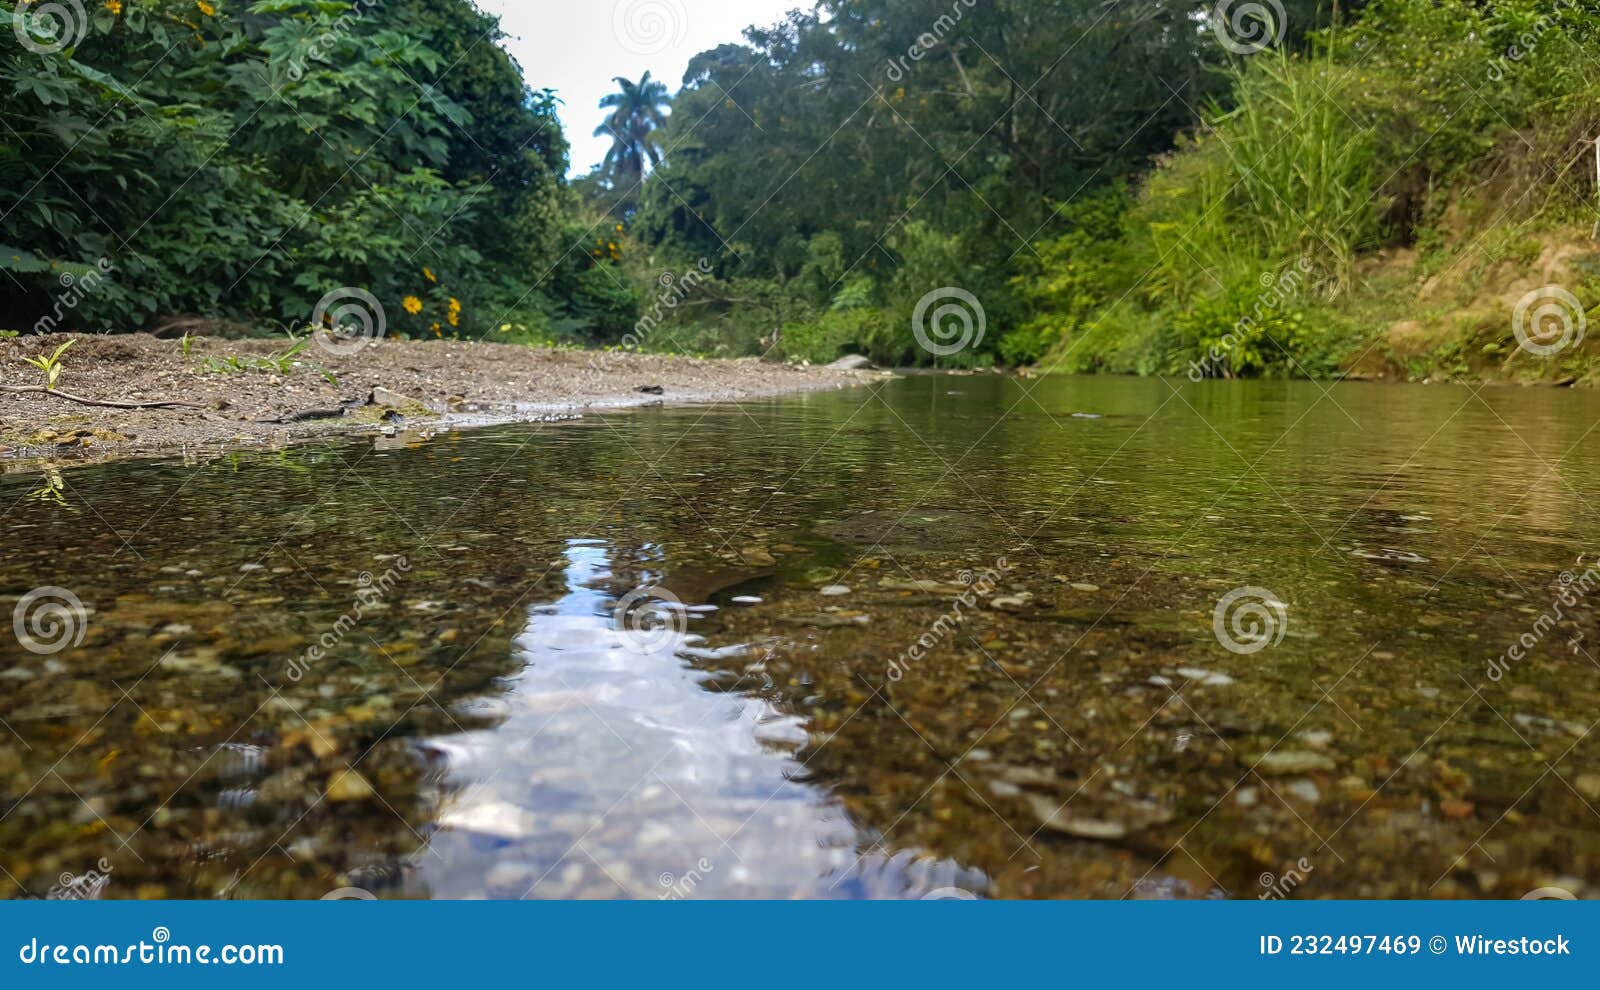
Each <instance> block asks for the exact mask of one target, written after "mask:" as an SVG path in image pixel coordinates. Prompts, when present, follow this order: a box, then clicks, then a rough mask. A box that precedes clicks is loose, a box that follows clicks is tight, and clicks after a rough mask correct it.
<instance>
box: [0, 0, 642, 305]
mask: <svg viewBox="0 0 1600 990" xmlns="http://www.w3.org/2000/svg"><path fill="white" fill-rule="evenodd" d="M498 36H499V32H498V27H497V24H496V22H495V20H494V19H492V18H490V17H487V16H485V15H483V14H482V13H480V12H479V11H477V9H476V8H475V7H473V6H472V5H471V4H470V3H469V2H468V0H383V2H381V3H380V2H377V0H356V2H354V3H350V2H330V0H253V2H245V0H215V2H212V0H105V2H103V3H100V4H99V5H96V4H94V3H93V2H91V3H89V4H87V6H85V5H81V4H78V3H75V2H68V3H61V4H48V5H47V4H38V5H37V9H33V8H32V6H31V5H30V4H29V3H26V2H23V3H17V4H13V3H10V2H0V39H3V40H0V92H3V93H4V94H5V95H4V98H3V99H0V217H3V220H0V280H3V281H4V282H5V283H6V285H7V288H8V291H7V292H6V293H4V298H5V299H6V303H5V304H4V310H5V311H4V312H3V313H0V318H3V320H4V322H5V323H6V324H7V325H12V326H16V325H21V326H22V327H24V328H31V327H39V328H41V329H50V328H53V327H57V326H59V327H61V328H62V329H91V330H94V329H102V328H111V329H133V328H140V327H150V326H155V325H158V324H161V323H163V322H165V321H168V320H170V319H171V318H174V317H182V316H187V315H193V316H201V317H207V318H221V319H228V320H234V321H238V322H239V323H241V324H244V325H248V326H253V327H260V326H263V325H273V324H280V325H287V326H291V327H293V326H296V325H302V324H304V323H305V322H306V321H307V320H308V318H309V317H310V316H311V314H312V312H313V310H314V308H315V306H316V304H317V302H318V300H319V299H320V298H321V297H323V296H324V295H325V294H326V293H328V292H330V291H333V290H336V289H339V288H341V287H346V286H349V287H357V288H360V289H362V290H364V291H368V292H370V293H372V295H373V296H374V297H375V298H376V299H377V300H378V301H379V302H380V304H381V305H382V306H383V308H384V312H385V316H386V319H387V323H388V327H389V329H390V332H394V333H403V334H407V335H411V336H430V335H439V336H445V335H478V334H482V333H484V332H487V331H489V330H491V329H493V330H498V329H499V328H501V327H503V326H506V325H508V324H509V325H511V326H513V327H526V328H528V332H529V334H530V335H537V334H538V333H541V332H543V331H545V330H547V329H548V328H550V327H551V326H553V325H557V324H559V325H561V326H564V327H567V328H570V329H589V330H591V331H592V332H595V333H600V332H611V331H617V332H620V328H625V327H626V326H627V325H629V324H630V323H631V322H632V313H633V309H634V306H633V303H632V299H631V295H629V296H628V298H627V299H625V300H624V301H623V305H621V307H620V308H621V312H620V313H619V312H617V309H618V306H617V303H616V300H613V299H610V298H601V299H599V301H595V300H594V299H593V298H591V297H593V296H595V295H596V293H594V292H590V291H588V290H589V288H590V283H592V282H593V280H594V278H595V277H596V276H595V274H594V271H595V269H596V268H598V267H602V266H611V265H613V264H614V262H613V260H612V259H611V258H610V257H605V258H596V257H594V256H592V255H590V254H589V253H587V252H580V253H578V254H577V255H576V256H572V255H569V254H568V253H567V251H566V249H567V246H568V245H569V244H570V241H569V240H568V239H567V234H568V230H567V229H566V228H567V227H568V226H569V225H570V224H571V222H572V221H571V219H570V217H571V210H572V204H571V203H570V202H568V196H569V194H568V193H567V192H566V191H565V190H564V189H563V188H562V183H561V177H562V174H563V173H564V172H565V169H566V151H567V146H566V141H565V138H564V137H563V135H562V133H561V129H560V126H559V124H558V122H557V120H556V117H555V100H554V98H553V96H552V94H550V93H548V92H543V91H533V90H529V89H528V87H527V86H526V84H525V83H524V81H523V78H522V74H521V71H520V69H519V67H518V66H517V65H516V64H515V63H514V62H512V60H511V59H510V57H509V56H508V55H507V54H506V53H505V51H504V50H503V49H501V48H500V47H499V46H498V45H497V44H495V41H496V40H497V38H498ZM73 277H85V278H90V279H93V280H94V284H93V287H92V288H93V291H87V292H77V293H74V294H73V296H72V297H71V298H70V299H69V300H68V302H69V303H70V306H69V307H68V308H66V309H65V311H64V309H63V307H62V305H61V300H60V294H61V287H62V284H63V283H65V282H68V281H70V280H71V279H72V278H73ZM612 277H613V278H616V276H612ZM616 280H617V281H618V282H622V281H624V280H621V279H620V278H616ZM81 284H82V283H80V285H81ZM598 295H599V296H601V297H605V296H606V295H607V293H605V292H601V293H598ZM591 307H592V308H591ZM40 314H43V319H44V321H45V322H43V323H38V322H36V321H38V320H39V319H40Z"/></svg>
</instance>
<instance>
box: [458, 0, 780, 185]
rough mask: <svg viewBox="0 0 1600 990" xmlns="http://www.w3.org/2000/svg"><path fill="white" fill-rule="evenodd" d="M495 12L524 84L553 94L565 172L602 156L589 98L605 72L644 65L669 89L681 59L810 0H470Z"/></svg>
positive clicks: (604, 143) (606, 77)
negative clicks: (566, 152)
mask: <svg viewBox="0 0 1600 990" xmlns="http://www.w3.org/2000/svg"><path fill="white" fill-rule="evenodd" d="M478 6H480V7H481V8H483V9H484V10H485V11H487V12H489V13H491V14H497V15H499V17H500V23H501V27H502V28H503V29H504V30H505V32H506V34H507V35H509V36H510V37H508V38H507V39H506V40H505V47H506V49H507V50H508V51H510V52H511V54H512V55H514V56H516V59H517V61H518V62H519V63H521V65H522V71H523V75H524V76H525V77H526V78H527V80H528V85H530V86H532V87H533V88H534V89H544V88H549V89H553V90H555V91H556V95H558V96H559V97H561V100H562V103H563V106H562V108H561V122H562V124H563V125H565V127H566V130H567V140H569V141H570V142H571V143H572V174H573V175H581V174H583V173H585V172H587V171H589V169H590V167H591V166H594V165H597V164H599V162H600V160H601V159H602V158H604V157H605V154H606V149H607V148H608V147H609V146H610V141H609V140H607V139H605V138H596V137H592V136H591V135H592V134H593V133H594V129H595V128H596V127H598V126H600V124H601V123H602V122H603V121H604V120H605V113H604V111H602V110H601V109H600V108H599V107H598V106H597V104H598V103H599V102H600V97H602V96H604V95H606V94H607V93H610V92H612V91H613V90H614V89H615V88H616V84H615V83H613V82H612V77H613V76H627V77H628V78H630V79H638V78H639V76H641V75H642V74H643V73H644V71H645V70H646V69H648V70H650V72H651V73H652V75H653V76H654V78H656V79H659V80H661V81H662V82H664V83H666V85H667V89H668V91H670V92H672V93H676V92H677V91H678V89H679V87H680V86H681V85H682V82H683V73H684V71H685V70H686V69H688V67H689V60H690V59H691V58H693V57H694V56H696V55H698V54H699V53H701V52H703V51H706V50H707V49H711V48H715V47H717V46H718V45H720V44H722V43H724V42H734V43H738V42H740V41H742V40H743V35H742V32H743V31H744V29H745V27H747V26H748V25H750V24H763V25H770V24H773V23H775V22H777V21H778V20H780V19H781V18H782V17H783V15H784V14H785V13H786V12H787V11H789V10H791V9H793V8H796V7H799V8H802V9H809V8H810V7H811V2H810V0H478Z"/></svg>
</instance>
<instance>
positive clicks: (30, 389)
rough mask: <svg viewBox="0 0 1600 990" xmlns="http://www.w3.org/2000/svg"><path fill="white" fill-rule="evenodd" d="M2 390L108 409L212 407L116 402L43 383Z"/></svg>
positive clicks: (174, 402) (2, 388) (171, 401)
mask: <svg viewBox="0 0 1600 990" xmlns="http://www.w3.org/2000/svg"><path fill="white" fill-rule="evenodd" d="M0 392H9V393H10V394H12V395H28V394H33V395H53V396H55V397H56V398H58V399H66V400H67V401H68V402H76V403H78V404H79V405H84V406H103V407H105V408H107V409H180V408H181V409H210V408H211V407H210V406H207V405H202V404H200V403H198V402H181V401H179V400H177V399H163V400H161V401H159V402H116V401H114V400H111V399H85V398H83V397H82V396H80V395H69V394H68V393H66V392H63V391H61V390H60V389H58V388H45V387H44V386H43V385H0Z"/></svg>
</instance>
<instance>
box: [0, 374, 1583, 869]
mask: <svg viewBox="0 0 1600 990" xmlns="http://www.w3.org/2000/svg"><path fill="white" fill-rule="evenodd" d="M1090 416H1093V417H1098V418H1089V417H1090ZM1596 423H1600V396H1595V395H1593V394H1591V393H1587V392H1557V391H1533V390H1520V389H1487V390H1484V391H1481V392H1475V391H1473V390H1471V389H1465V388H1420V387H1392V386H1376V385H1358V384H1349V385H1338V386H1332V387H1326V388H1324V387H1322V386H1318V385H1315V384H1304V383H1296V384H1290V383H1226V384H1206V385H1203V386H1195V385H1190V384H1188V383H1186V382H1183V383H1173V385H1170V386H1169V385H1167V384H1164V383H1161V382H1153V381H1132V380H1122V379H1066V378H1063V379H1047V380H1043V381H1032V382H1026V381H1016V380H1011V379H1002V378H995V377H936V378H934V377H926V378H914V379H910V380H905V381H900V382H895V383H891V384H889V385H887V386H885V387H884V388H882V389H881V390H871V391H867V390H863V391H857V392H843V393H831V394H822V395H811V396H798V397H792V398H787V399H782V400H776V401H773V402H767V403H752V404H746V405H741V406H710V407H690V408H677V409H665V410H654V411H646V412H637V413H628V414H616V415H596V416H590V417H589V418H587V419H585V420H584V421H582V422H579V423H569V424H559V425H545V426H525V427H505V428H497V429H488V430H481V431H473V432H467V433H460V434H452V435H445V436H440V437H436V438H433V439H431V440H426V441H423V440H421V439H420V438H419V439H417V441H416V442H415V443H411V444H405V443H401V444H396V443H394V442H392V441H391V442H386V443H384V444H383V445H382V446H383V448H385V449H379V448H377V447H374V446H373V445H372V444H371V443H366V442H363V443H340V444H334V445H319V446H308V447H300V448H295V449H292V450H288V451H281V452H271V453H250V454H240V455H231V456H227V457H222V458H218V459H215V460H211V461H208V462H204V463H197V462H191V463H183V462H179V461H173V462H142V463H131V464H124V465H116V466H109V467H95V468H85V469H81V470H71V471H67V472H65V473H63V474H62V475H61V476H60V480H61V484H60V485H59V486H58V487H57V486H53V485H51V484H50V483H49V482H48V479H47V478H46V477H42V476H41V475H40V473H39V472H37V471H33V472H22V473H14V474H9V475H6V476H4V477H0V510H3V511H4V515H3V516H0V530H3V531H4V533H5V537H6V544H5V546H6V551H5V554H4V555H3V557H0V605H3V607H4V611H5V612H6V613H13V612H14V611H15V612H17V613H18V614H20V615H21V616H22V618H23V619H24V620H25V621H24V624H23V626H22V627H21V628H22V630H23V633H24V634H25V635H24V637H23V638H24V639H27V642H22V641H19V639H18V638H17V636H15V635H0V720H3V722H4V725H3V726H0V815H3V817H0V868H3V870H4V872H3V873H0V889H4V890H5V892H6V896H47V895H49V894H50V893H51V891H52V889H54V890H55V891H56V892H57V895H58V896H60V894H61V893H62V892H65V893H67V894H68V895H71V894H72V893H73V892H80V893H81V892H85V891H92V892H93V893H95V894H97V895H98V896H101V897H136V896H147V897H148V896H173V897H199V898H211V897H320V896H323V895H324V894H327V893H329V892H330V891H333V890H336V889H339V888H346V887H359V888H362V889H364V890H367V891H370V892H372V893H374V894H375V895H377V896H381V897H427V896H434V897H481V896H490V897H521V896H528V897H708V896H730V897H742V896H776V897H786V896H806V897H864V896H869V897H897V896H910V897H919V896H927V895H929V894H933V895H935V896H959V895H961V894H963V893H976V894H980V895H984V896H1003V897H1069V896H1070V897H1123V896H1160V897H1207V896H1211V897H1257V896H1262V895H1267V896H1295V897H1380V896H1406V897H1459V896H1492V897H1520V896H1522V895H1523V894H1524V893H1526V892H1528V891H1530V890H1533V889H1535V888H1540V887H1545V886H1550V885H1553V884H1559V885H1561V886H1563V887H1565V888H1566V889H1568V890H1570V891H1571V892H1573V893H1574V894H1577V895H1580V896H1585V895H1586V896H1593V895H1594V894H1596V893H1600V812H1597V811H1596V810H1595V809H1596V808H1597V807H1600V762H1597V761H1596V756H1597V752H1600V746H1597V745H1596V738H1595V735H1594V734H1592V733H1590V732H1589V730H1590V728H1591V726H1592V725H1593V723H1594V721H1595V720H1596V718H1600V665H1597V664H1596V663H1595V662H1594V660H1593V659H1591V656H1590V655H1591V654H1594V655H1595V656H1600V652H1597V645H1600V644H1597V643H1596V640H1597V639H1600V629H1597V628H1596V620H1595V615H1594V610H1593V607H1592V601H1591V598H1592V595H1591V593H1590V592H1589V591H1587V590H1585V589H1584V587H1583V582H1582V581H1581V580H1577V581H1574V582H1573V583H1572V584H1569V585H1563V584H1562V575H1563V573H1564V572H1565V573H1566V574H1567V575H1568V576H1569V578H1581V576H1582V575H1583V574H1584V572H1585V570H1586V568H1587V567H1590V566H1593V565H1594V563H1595V558H1594V553H1595V552H1596V551H1597V550H1600V545H1597V541H1596V539H1595V537H1596V534H1597V533H1600V525H1597V523H1600V508H1597V507H1596V505H1595V499H1594V495H1595V493H1596V492H1597V491H1600V437H1597V436H1595V435H1594V434H1592V433H1591V432H1590V431H1591V429H1592V428H1593V427H1594V426H1595V425H1596ZM1580 558H1581V561H1582V562H1581V563H1580ZM963 575H964V576H965V577H966V579H967V580H968V581H970V582H972V583H970V584H966V583H963ZM1597 578H1600V575H1597ZM832 586H840V587H843V588H847V589H848V591H845V592H843V593H838V594H824V593H823V591H824V590H827V591H830V592H834V591H838V590H839V588H835V587H832ZM45 587H55V588H59V589H62V590H63V591H67V592H71V594H72V595H73V596H75V597H76V599H77V600H78V601H80V602H81V603H82V604H83V607H84V612H82V613H78V614H67V615H66V616H65V619H64V621H65V628H66V630H67V632H66V638H65V640H64V642H57V641H58V640H60V639H61V636H60V635H59V629H60V628H62V627H60V626H59V625H58V626H55V627H50V624H49V623H48V622H47V623H45V625H44V626H35V627H32V628H31V629H30V627H29V626H28V625H27V624H26V620H27V619H29V618H38V617H39V616H40V615H41V613H40V609H41V607H42V605H43V604H44V603H45V600H44V599H39V598H37V597H29V595H30V592H34V591H36V590H37V589H40V588H45ZM641 588H644V589H652V590H651V591H650V593H649V596H646V597H645V598H644V599H642V600H644V601H647V602H648V601H657V602H661V601H664V602H666V604H665V605H661V606H659V607H657V608H655V609H654V610H652V609H650V608H648V607H647V608H645V609H644V610H643V611H633V612H624V613H622V614H620V615H619V613H618V611H617V605H618V602H619V601H626V600H628V599H629V596H630V593H632V592H634V591H636V589H641ZM1242 588H1252V589H1256V591H1254V592H1251V593H1250V594H1249V595H1247V596H1245V597H1244V598H1243V599H1242V600H1241V601H1240V603H1239V604H1237V605H1236V606H1235V608H1234V611H1233V613H1229V614H1228V615H1225V621H1224V624H1223V626H1222V630H1223V635H1222V636H1221V637H1219V635H1218V633H1217V631H1216V628H1215V625H1214V621H1213V620H1214V612H1215V610H1216V608H1217V605H1218V602H1219V600H1221V599H1223V598H1224V597H1225V596H1228V595H1229V593H1230V592H1233V591H1235V590H1236V589H1242ZM1592 591H1593V595H1600V582H1597V583H1595V584H1594V587H1593V589H1592ZM962 596H965V599H964V600H962ZM1558 596H1564V597H1565V598H1566V599H1567V601H1565V602H1563V601H1561V600H1560V598H1558ZM637 597H638V596H635V598H637ZM736 598H739V599H759V601H758V602H757V601H749V602H745V603H740V602H736V601H735V599H736ZM1252 602H1254V603H1255V604H1256V606H1258V607H1257V609H1256V610H1255V611H1254V612H1251V611H1250V605H1251V603H1252ZM673 603H681V604H682V608H679V607H677V605H675V604H673ZM707 606H712V607H714V608H707ZM1558 608H1559V616H1558V617H1557V616H1556V614H1555V612H1556V610H1557V609H1558ZM1241 609H1242V611H1241ZM1228 617H1236V618H1237V619H1238V622H1239V625H1237V626H1230V625H1229V624H1228V623H1227V621H1226V619H1227V618H1228ZM44 618H46V619H48V618H50V616H49V615H47V614H46V615H44ZM1253 618H1254V619H1258V620H1260V621H1261V622H1263V623H1264V624H1265V625H1264V630H1265V637H1264V639H1262V640H1260V641H1255V640H1252V639H1251V638H1250V636H1249V634H1250V633H1251V632H1252V631H1259V630H1260V629H1261V628H1263V627H1253V626H1251V624H1250V623H1251V621H1252V619H1253ZM3 632H4V630H3V629H0V633H3ZM12 632H13V633H14V632H15V630H14V629H13V630H12ZM80 632H81V634H82V639H81V642H77V643H76V645H74V641H75V640H76V637H77V635H78V633H80ZM1230 636H1232V637H1236V639H1235V640H1232V641H1231V642H1232V645H1233V646H1234V647H1235V649H1233V650H1230V649H1229V648H1227V644H1225V643H1224V642H1222V640H1224V639H1228V638H1229V637H1230ZM1524 636H1526V637H1528V639H1527V640H1523V641H1524V642H1528V641H1530V640H1531V642H1532V646H1531V647H1530V648H1528V649H1527V650H1526V652H1523V651H1522V650H1521V649H1520V648H1519V651H1518V658H1517V659H1515V660H1511V661H1509V662H1507V663H1506V664H1505V666H1504V667H1503V669H1500V670H1493V671H1492V670H1491V668H1490V663H1491V661H1494V660H1496V659H1497V658H1501V657H1502V656H1503V655H1504V654H1506V651H1507V650H1508V648H1510V647H1511V646H1512V645H1513V644H1516V643H1517V642H1518V641H1519V638H1521V637H1524ZM1241 638H1242V641H1239V640H1240V639H1241ZM919 643H920V645H918V646H917V649H916V650H912V647H913V646H914V645H915V644H919ZM30 646H31V647H32V649H30V648H29V647H30ZM57 647H61V648H60V649H56V648H57ZM313 647H316V648H317V649H318V651H319V652H318V653H316V654H314V655H313V654H311V653H308V651H309V650H311V649H312V648H313ZM1241 650H1244V651H1250V652H1240V651H1241ZM891 669H893V671H894V672H895V673H898V674H899V675H900V676H899V677H898V679H896V678H892V677H891V676H890V673H891ZM1491 673H1494V674H1497V675H1498V677H1497V678H1496V677H1492V676H1491ZM89 871H95V872H96V873H97V874H100V875H103V877H104V880H103V882H101V881H100V880H98V879H96V878H94V877H91V878H90V879H89V880H87V881H79V880H78V878H82V877H84V876H85V875H86V874H88V873H89ZM64 880H68V881H74V882H65V883H64V882H63V881H64Z"/></svg>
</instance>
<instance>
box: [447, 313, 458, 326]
mask: <svg viewBox="0 0 1600 990" xmlns="http://www.w3.org/2000/svg"><path fill="white" fill-rule="evenodd" d="M445 319H447V320H449V321H450V325H451V326H453V327H459V326H460V325H461V314H460V313H457V312H456V311H455V310H451V311H450V315H449V316H446V317H445Z"/></svg>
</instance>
